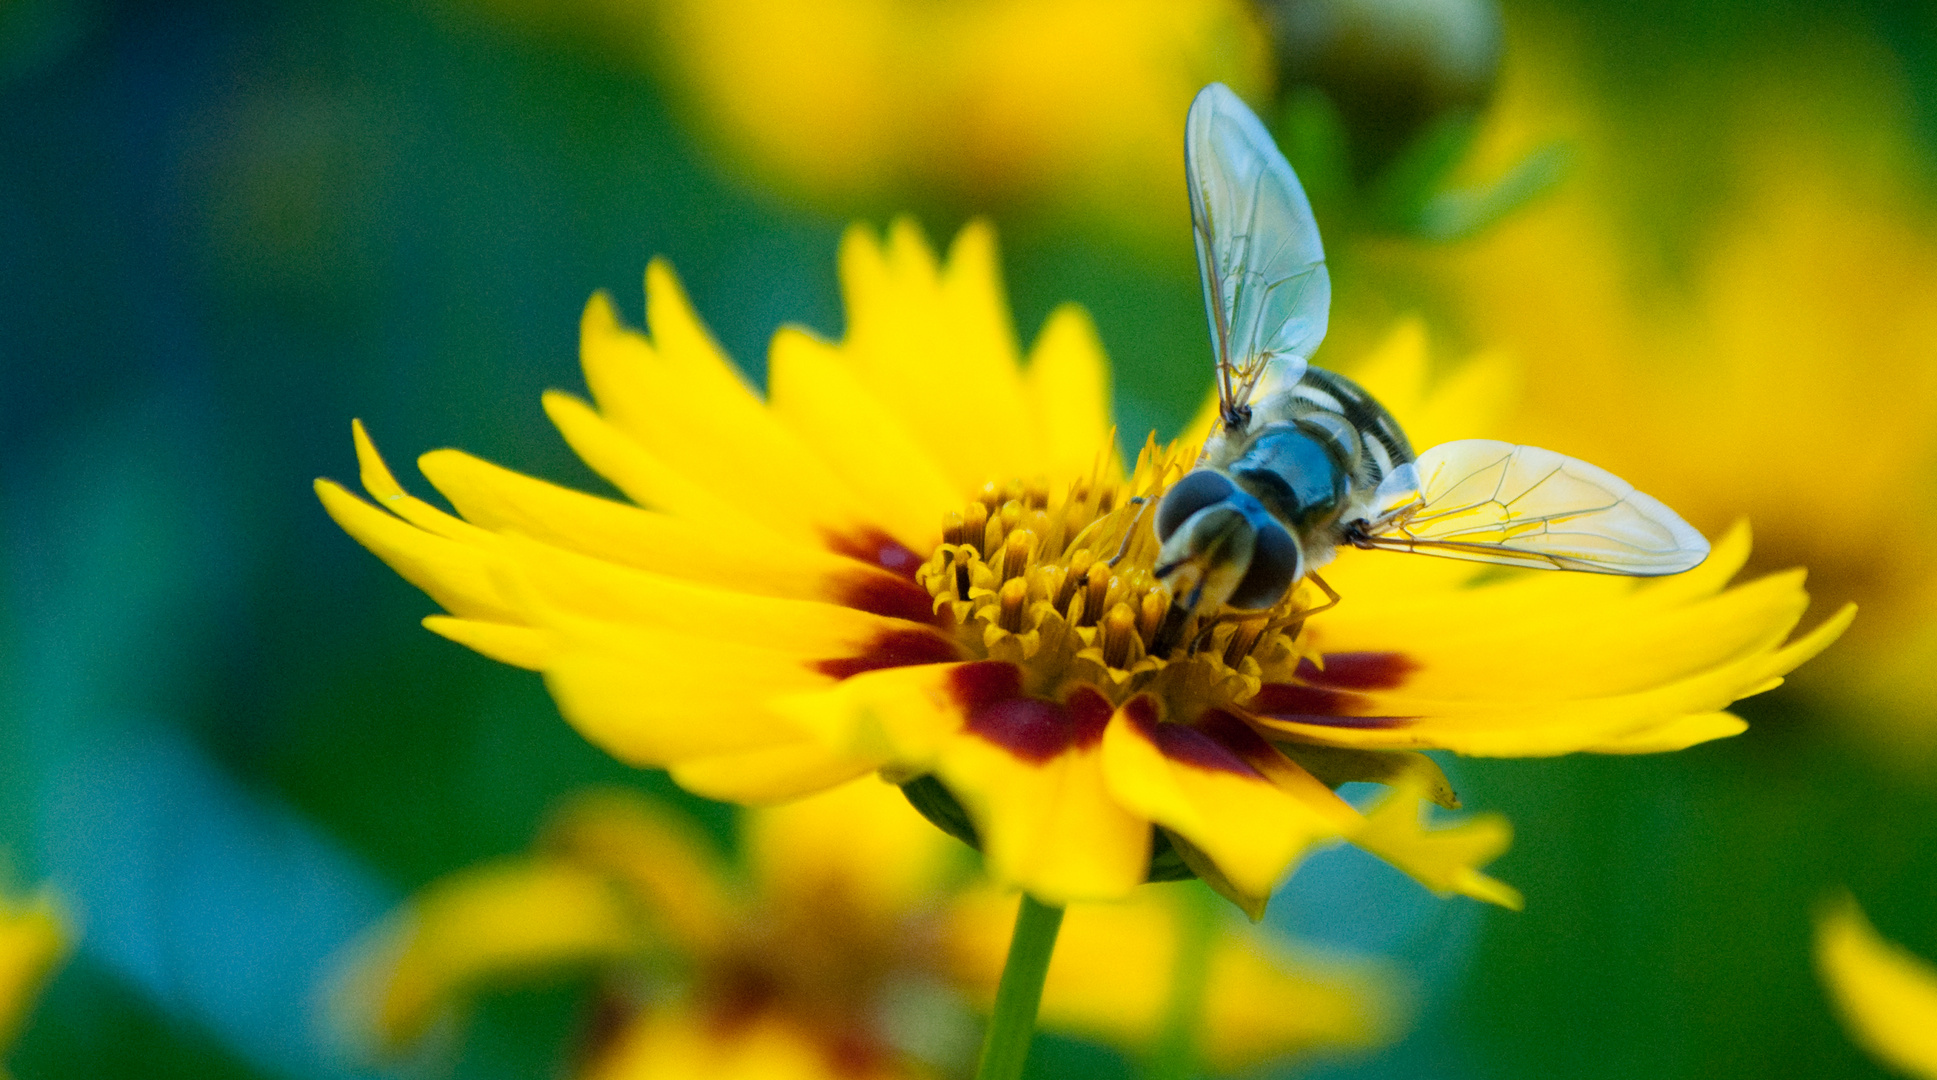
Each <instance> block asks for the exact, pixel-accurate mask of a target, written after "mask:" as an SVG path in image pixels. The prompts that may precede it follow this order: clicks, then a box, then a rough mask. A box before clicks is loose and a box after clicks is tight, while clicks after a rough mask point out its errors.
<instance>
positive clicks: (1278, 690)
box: [1244, 682, 1367, 717]
mask: <svg viewBox="0 0 1937 1080" xmlns="http://www.w3.org/2000/svg"><path fill="white" fill-rule="evenodd" d="M1366 700H1367V699H1366V697H1365V696H1364V695H1363V694H1351V693H1347V692H1345V691H1343V690H1326V689H1324V688H1323V687H1317V686H1299V685H1298V684H1297V683H1282V682H1268V683H1265V684H1264V685H1263V686H1260V687H1258V692H1257V693H1256V694H1253V695H1251V700H1250V701H1247V702H1245V703H1244V711H1246V712H1249V713H1255V714H1256V715H1258V716H1273V717H1285V716H1343V715H1345V710H1346V708H1347V707H1348V706H1351V705H1353V704H1354V703H1360V702H1364V701H1366Z"/></svg>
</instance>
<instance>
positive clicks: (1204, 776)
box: [1103, 699, 1340, 897]
mask: <svg viewBox="0 0 1937 1080" xmlns="http://www.w3.org/2000/svg"><path fill="white" fill-rule="evenodd" d="M1147 704H1148V703H1147V702H1146V701H1145V700H1144V699H1132V701H1131V702H1130V703H1129V704H1128V705H1126V706H1125V707H1124V708H1122V709H1119V710H1117V713H1116V715H1115V716H1113V717H1111V718H1110V725H1109V730H1108V731H1107V732H1106V733H1105V734H1104V736H1103V767H1104V775H1105V777H1106V778H1107V781H1108V783H1109V790H1110V794H1111V795H1112V796H1114V797H1115V798H1116V800H1117V801H1118V802H1120V803H1122V804H1123V805H1124V806H1125V807H1126V808H1128V809H1129V810H1130V811H1131V812H1132V813H1135V814H1137V815H1139V816H1141V817H1144V818H1146V819H1148V820H1151V821H1154V822H1156V823H1158V824H1160V825H1162V826H1164V827H1165V828H1167V829H1170V830H1172V831H1173V832H1176V833H1177V834H1179V835H1180V836H1182V837H1184V838H1185V839H1187V840H1188V841H1190V843H1191V844H1192V845H1194V846H1195V847H1197V848H1198V849H1199V850H1200V851H1202V852H1203V853H1204V854H1205V855H1206V856H1208V857H1209V858H1210V859H1211V860H1212V861H1213V862H1215V863H1216V864H1217V868H1218V869H1219V870H1220V871H1222V872H1223V874H1224V876H1225V877H1226V878H1227V879H1228V880H1229V881H1230V883H1231V884H1232V885H1233V886H1235V887H1236V888H1237V889H1239V890H1240V891H1241V892H1243V893H1244V894H1246V895H1247V896H1253V897H1262V896H1266V895H1269V894H1270V892H1271V890H1272V888H1273V887H1274V886H1276V885H1277V884H1278V882H1279V880H1280V879H1281V878H1283V877H1284V875H1285V874H1286V873H1287V872H1289V871H1290V869H1291V866H1292V864H1293V863H1294V862H1295V861H1296V860H1297V859H1298V858H1299V857H1300V856H1302V855H1303V854H1304V853H1305V852H1306V851H1308V850H1309V849H1310V848H1311V846H1312V845H1313V844H1316V843H1318V842H1320V841H1323V840H1327V839H1331V838H1334V837H1337V836H1338V835H1339V834H1340V828H1339V818H1338V817H1337V815H1336V814H1335V813H1334V812H1332V811H1330V810H1329V809H1320V808H1317V807H1315V806H1314V805H1313V803H1312V802H1311V801H1308V799H1306V798H1301V797H1300V796H1299V795H1294V794H1293V793H1291V792H1289V791H1286V790H1285V789H1284V788H1282V787H1280V786H1278V785H1277V784H1275V783H1273V782H1272V780H1271V779H1268V778H1267V777H1266V776H1265V775H1264V774H1263V773H1260V772H1259V771H1258V770H1257V768H1255V767H1254V766H1252V765H1251V764H1250V763H1249V762H1248V761H1247V760H1246V758H1245V757H1241V756H1239V754H1238V753H1237V752H1234V751H1233V750H1232V749H1231V748H1230V747H1229V746H1227V745H1225V744H1224V743H1223V742H1220V741H1218V740H1216V739H1213V738H1212V737H1211V736H1210V735H1207V734H1205V733H1203V732H1201V731H1198V730H1196V729H1195V728H1189V727H1185V726H1184V725H1181V724H1161V723H1158V722H1157V718H1156V716H1155V713H1154V711H1153V710H1150V709H1148V708H1141V709H1140V708H1139V706H1140V705H1143V706H1147ZM1251 738H1253V739H1256V740H1257V742H1258V744H1259V745H1260V746H1262V745H1263V740H1262V739H1257V736H1256V735H1255V734H1253V735H1252V736H1251ZM1264 749H1265V750H1270V748H1269V747H1268V746H1267V747H1264ZM1270 752H1271V753H1272V754H1274V755H1275V754H1276V751H1270ZM1287 764H1289V763H1287ZM1292 768H1294V769H1295V766H1293V767H1292ZM1300 771H1302V770H1300ZM1311 786H1312V788H1313V789H1314V794H1316V793H1317V792H1323V795H1322V796H1317V797H1319V798H1322V799H1324V800H1326V801H1327V802H1329V801H1332V800H1333V799H1334V798H1335V797H1333V796H1332V795H1331V793H1330V792H1326V791H1324V789H1323V787H1322V786H1320V785H1318V784H1317V782H1316V781H1312V785H1311Z"/></svg>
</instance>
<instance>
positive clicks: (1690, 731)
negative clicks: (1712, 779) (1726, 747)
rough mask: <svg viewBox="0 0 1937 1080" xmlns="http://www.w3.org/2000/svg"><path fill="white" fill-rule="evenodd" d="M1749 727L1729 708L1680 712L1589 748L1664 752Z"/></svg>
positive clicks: (1614, 751)
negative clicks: (1704, 711) (1718, 710)
mask: <svg viewBox="0 0 1937 1080" xmlns="http://www.w3.org/2000/svg"><path fill="white" fill-rule="evenodd" d="M1748 729H1749V725H1748V722H1747V721H1745V720H1743V719H1742V718H1741V717H1739V716H1735V715H1733V714H1731V713H1725V712H1713V713H1696V714H1694V715H1692V716H1678V717H1676V718H1675V719H1673V720H1670V721H1668V722H1667V723H1665V724H1661V725H1659V726H1657V727H1651V728H1643V729H1642V730H1640V731H1636V732H1633V733H1631V734H1628V735H1624V736H1622V737H1620V738H1619V739H1616V740H1614V741H1612V742H1605V743H1602V744H1600V745H1599V746H1590V747H1588V748H1587V749H1588V750H1589V751H1591V752H1593V753H1597V754H1662V753H1667V752H1669V751H1671V750H1686V749H1688V748H1689V747H1691V746H1695V745H1697V744H1699V743H1705V742H1708V741H1710V740H1711V739H1726V738H1729V737H1730V736H1732V735H1740V734H1742V733H1743V732H1744V731H1747V730H1748Z"/></svg>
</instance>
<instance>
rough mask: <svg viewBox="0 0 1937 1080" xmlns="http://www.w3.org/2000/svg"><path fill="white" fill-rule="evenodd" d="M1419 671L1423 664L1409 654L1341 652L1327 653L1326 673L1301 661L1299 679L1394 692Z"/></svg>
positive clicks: (1314, 684)
mask: <svg viewBox="0 0 1937 1080" xmlns="http://www.w3.org/2000/svg"><path fill="white" fill-rule="evenodd" d="M1418 670H1419V662H1418V661H1417V660H1414V659H1413V658H1412V657H1410V656H1407V655H1406V654H1405V653H1396V652H1338V653H1326V654H1325V667H1324V669H1323V670H1320V669H1319V667H1318V666H1317V665H1316V664H1313V663H1312V662H1311V661H1310V660H1300V661H1298V671H1297V672H1296V675H1295V677H1296V678H1297V679H1298V681H1299V682H1301V683H1304V684H1305V685H1306V686H1329V687H1332V688H1334V689H1338V690H1392V689H1395V688H1397V687H1399V686H1402V685H1404V683H1405V681H1406V676H1408V675H1410V674H1412V673H1413V672H1415V671H1418Z"/></svg>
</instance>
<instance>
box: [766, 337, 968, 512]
mask: <svg viewBox="0 0 1937 1080" xmlns="http://www.w3.org/2000/svg"><path fill="white" fill-rule="evenodd" d="M767 383H768V386H769V388H770V391H769V392H770V393H771V395H772V397H773V410H774V415H776V416H777V417H779V418H780V419H781V420H782V421H783V422H784V423H786V424H787V425H788V426H789V427H791V428H793V430H795V431H796V432H799V433H800V435H801V437H802V439H804V440H806V441H808V442H811V443H812V444H813V445H814V446H815V447H816V448H818V449H819V450H820V451H821V452H822V453H824V454H826V455H827V459H828V461H829V463H830V465H831V466H832V467H833V468H834V469H835V470H836V471H837V472H838V473H839V474H840V476H841V477H842V479H843V480H845V481H846V482H847V483H848V485H849V486H851V487H852V488H853V489H854V490H855V491H856V492H858V493H859V497H860V498H861V500H862V501H863V504H864V505H866V506H867V507H868V508H869V510H870V512H871V514H872V515H873V518H874V520H875V521H877V522H879V523H880V525H881V527H882V528H884V529H885V530H886V531H887V532H888V533H889V534H890V535H892V536H894V537H895V538H896V539H898V540H900V541H901V542H902V543H903V544H906V545H908V546H909V547H910V548H912V549H914V550H916V551H927V550H930V549H932V548H933V547H934V546H935V544H937V543H939V542H940V540H941V518H942V514H943V513H944V512H946V511H949V510H959V509H960V508H961V504H962V502H963V500H964V499H965V498H967V496H968V495H969V493H970V491H971V490H972V489H970V488H966V487H963V486H962V485H961V483H960V481H959V480H957V479H955V478H952V477H951V476H949V475H948V474H947V473H945V472H944V471H943V470H942V467H941V466H940V465H939V464H938V463H937V462H936V460H935V458H934V457H933V456H932V455H931V454H930V453H929V451H928V449H927V447H926V446H925V445H924V443H923V442H922V441H921V440H920V439H918V438H917V437H916V435H915V434H914V432H913V430H912V428H911V426H910V423H911V421H912V419H913V418H912V417H908V416H904V415H901V414H898V413H896V412H894V411H892V410H891V409H890V408H889V406H888V405H887V404H886V403H885V402H883V401H882V400H881V398H880V397H879V396H877V395H876V393H875V392H874V390H873V389H872V388H871V387H870V386H869V384H868V383H867V382H865V381H863V380H862V379H861V377H860V376H859V374H858V373H857V372H856V371H855V369H854V368H853V367H852V366H851V365H849V364H848V363H847V362H845V361H844V360H843V358H842V350H841V349H840V348H838V347H837V346H833V345H829V344H827V343H826V342H823V341H820V340H819V339H817V338H814V337H811V336H810V335H808V334H807V332H806V331H804V330H799V329H796V328H791V327H789V328H784V329H782V330H781V331H780V332H779V333H777V334H775V335H774V339H773V348H772V350H771V352H770V354H769V360H768V362H767Z"/></svg>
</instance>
